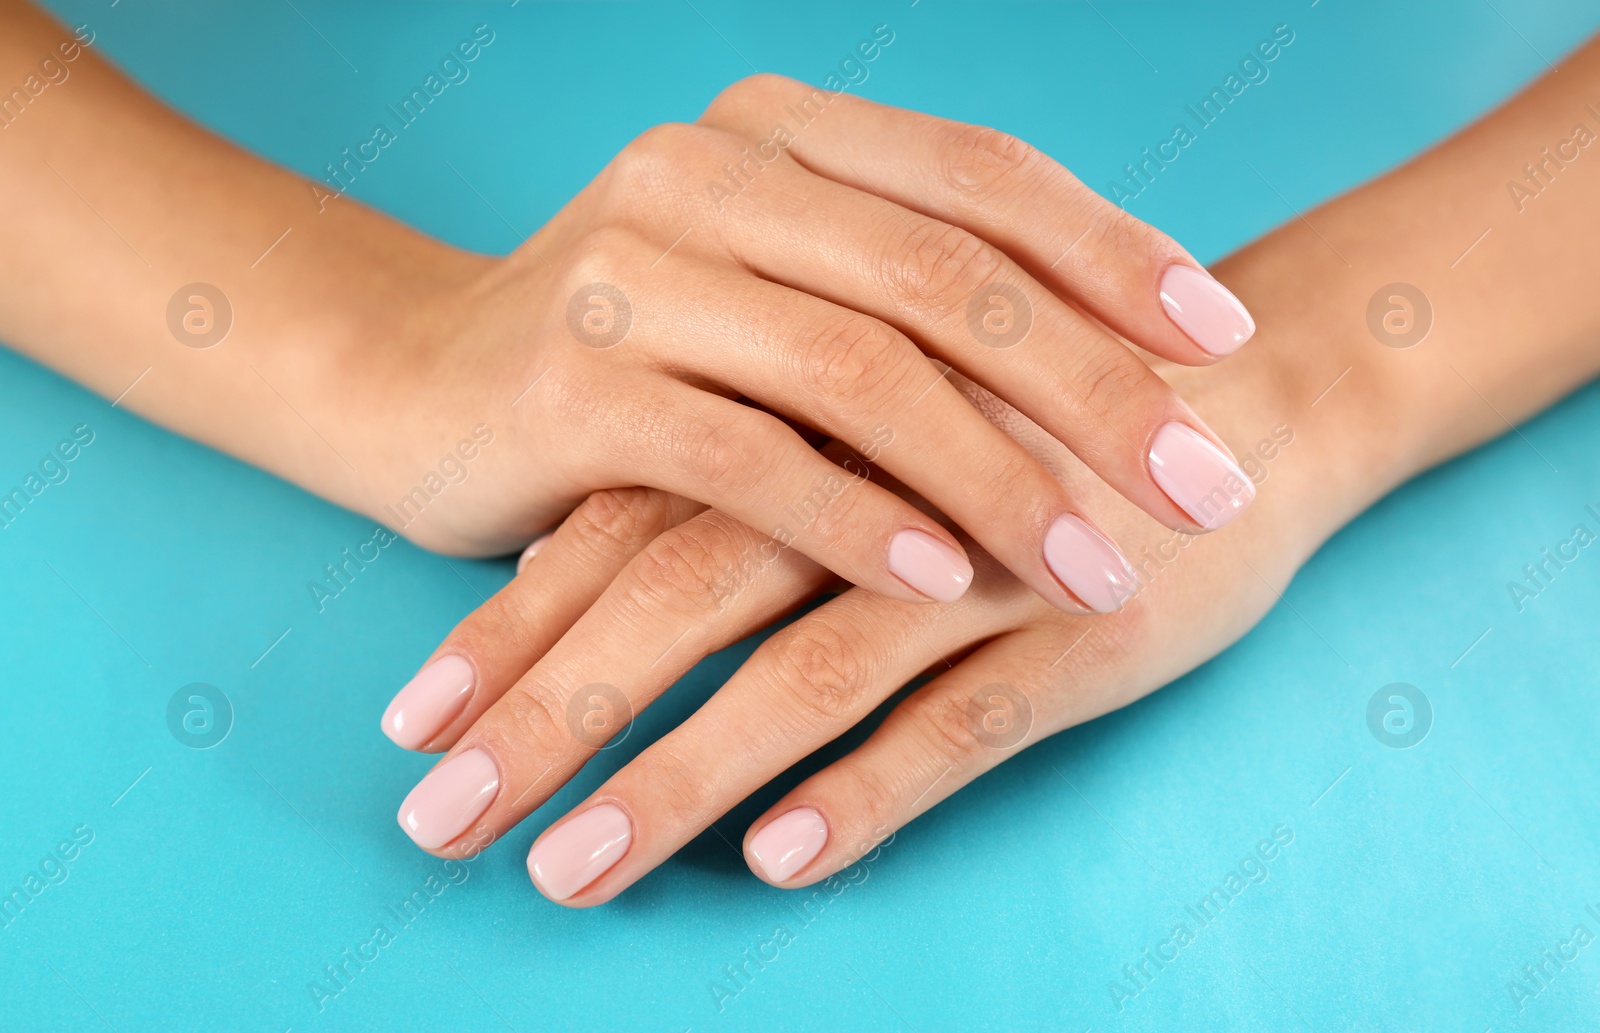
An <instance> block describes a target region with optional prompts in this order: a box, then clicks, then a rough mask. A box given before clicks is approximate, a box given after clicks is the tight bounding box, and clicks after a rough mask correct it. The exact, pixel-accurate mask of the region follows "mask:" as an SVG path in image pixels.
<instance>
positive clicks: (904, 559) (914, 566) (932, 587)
mask: <svg viewBox="0 0 1600 1033" xmlns="http://www.w3.org/2000/svg"><path fill="white" fill-rule="evenodd" d="M889 571H890V573H892V574H894V576H895V577H897V578H899V579H900V580H901V581H904V582H905V583H906V584H908V585H910V586H911V587H912V588H914V589H916V590H917V591H919V592H921V593H922V594H923V595H925V596H927V597H928V598H930V599H937V600H938V601H939V602H941V603H951V602H955V601H956V600H957V599H960V598H961V594H962V593H963V592H965V591H966V590H967V586H968V585H970V584H972V564H971V563H968V562H967V558H966V557H965V556H963V555H961V553H959V552H957V551H956V550H954V549H952V548H950V546H948V545H946V544H945V543H944V542H941V541H940V540H939V539H937V538H935V537H934V536H933V535H931V534H927V533H926V532H923V531H916V530H912V529H911V528H907V529H906V530H904V531H897V532H895V536H894V537H893V538H890V539H889Z"/></svg>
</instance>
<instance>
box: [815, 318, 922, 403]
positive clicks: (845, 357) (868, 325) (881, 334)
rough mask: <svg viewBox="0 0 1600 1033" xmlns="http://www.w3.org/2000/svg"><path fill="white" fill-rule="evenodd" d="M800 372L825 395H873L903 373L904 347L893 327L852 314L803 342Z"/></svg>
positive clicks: (828, 396) (826, 396) (831, 396)
mask: <svg viewBox="0 0 1600 1033" xmlns="http://www.w3.org/2000/svg"><path fill="white" fill-rule="evenodd" d="M802 363H803V367H802V373H801V376H802V377H803V378H804V381H805V383H806V384H808V385H809V386H810V387H811V388H813V389H814V390H816V391H817V392H818V393H819V394H821V395H822V396H823V397H825V398H829V399H832V398H838V397H841V396H855V397H863V396H866V397H873V396H876V395H878V394H879V393H880V392H881V391H883V390H884V389H885V388H888V387H891V386H892V385H893V384H894V383H895V382H897V381H898V378H899V377H901V376H903V375H904V371H905V368H906V365H907V364H906V362H905V351H904V350H903V349H902V348H901V346H900V340H899V339H898V337H897V336H896V335H895V333H894V331H892V330H890V329H889V328H888V327H886V326H884V325H883V324H882V323H880V322H878V321H877V320H875V319H871V318H869V317H867V316H860V315H852V316H849V317H847V318H845V319H843V320H841V321H839V322H836V323H834V324H833V325H831V326H829V327H827V328H825V329H824V330H823V331H822V332H821V333H819V334H817V335H816V336H815V337H814V338H813V339H812V340H811V342H810V343H809V344H808V345H807V346H806V348H805V352H804V356H803V359H802Z"/></svg>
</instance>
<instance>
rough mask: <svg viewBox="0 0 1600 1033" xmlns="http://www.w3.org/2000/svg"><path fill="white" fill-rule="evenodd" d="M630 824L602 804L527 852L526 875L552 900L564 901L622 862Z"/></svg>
mask: <svg viewBox="0 0 1600 1033" xmlns="http://www.w3.org/2000/svg"><path fill="white" fill-rule="evenodd" d="M632 842H633V823H632V822H630V821H629V820H628V815H627V812H626V811H624V810H623V809H622V808H621V807H618V806H617V805H616V804H614V803H601V804H596V805H595V806H593V807H591V808H589V809H588V810H586V811H584V812H583V813H582V814H580V815H578V816H577V817H576V818H573V819H572V820H571V821H567V822H563V823H562V824H561V825H560V826H558V827H557V828H556V829H555V831H553V832H551V833H550V834H549V835H548V836H546V837H544V838H543V839H541V840H539V842H537V843H535V844H534V845H533V849H532V850H530V851H528V875H529V876H530V877H531V878H532V879H533V884H534V885H535V886H537V887H539V892H540V893H543V894H544V895H545V896H547V897H549V898H550V899H551V900H566V899H567V898H568V897H570V896H572V895H573V894H575V893H577V892H578V891H579V890H581V889H583V888H584V887H585V886H587V885H589V884H590V883H591V882H593V881H594V880H596V879H598V878H600V876H602V875H604V874H605V873H606V872H607V871H609V870H610V868H611V866H612V865H614V864H616V863H617V862H618V861H620V860H622V855H623V854H625V853H627V852H628V847H629V845H630V844H632Z"/></svg>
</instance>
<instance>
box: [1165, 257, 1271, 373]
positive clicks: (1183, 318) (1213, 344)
mask: <svg viewBox="0 0 1600 1033" xmlns="http://www.w3.org/2000/svg"><path fill="white" fill-rule="evenodd" d="M1161 307H1162V308H1164V309H1166V310H1167V315H1168V316H1169V317H1170V318H1171V319H1172V321H1173V322H1174V323H1177V324H1178V329H1179V330H1182V331H1183V332H1184V333H1186V334H1188V335H1189V339H1190V340H1191V341H1193V342H1194V343H1195V344H1198V345H1199V346H1200V347H1201V349H1202V350H1203V351H1205V352H1206V353H1207V354H1210V355H1231V354H1233V353H1234V352H1235V351H1237V350H1238V349H1239V346H1240V345H1241V344H1243V343H1244V342H1246V341H1248V340H1249V339H1250V335H1251V334H1253V333H1255V332H1256V321H1255V320H1254V319H1251V318H1250V313H1249V311H1248V310H1247V309H1246V308H1245V307H1244V306H1243V305H1242V304H1240V302H1239V299H1238V298H1236V297H1234V296H1233V292H1232V291H1230V290H1228V288H1226V287H1224V286H1223V285H1222V284H1220V283H1218V282H1217V281H1216V280H1215V279H1213V278H1212V277H1211V274H1209V273H1207V272H1205V271H1203V270H1200V269H1195V268H1192V267H1190V266H1187V265H1172V266H1168V267H1167V271H1166V272H1165V273H1162V274H1161Z"/></svg>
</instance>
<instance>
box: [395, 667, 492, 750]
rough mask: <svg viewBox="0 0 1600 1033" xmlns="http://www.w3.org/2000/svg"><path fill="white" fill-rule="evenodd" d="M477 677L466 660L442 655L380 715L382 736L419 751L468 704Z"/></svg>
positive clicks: (423, 670)
mask: <svg viewBox="0 0 1600 1033" xmlns="http://www.w3.org/2000/svg"><path fill="white" fill-rule="evenodd" d="M476 681H477V676H476V675H475V674H474V673H473V671H472V665H471V664H469V663H467V661H466V658H465V657H460V656H456V655H454V654H452V655H450V656H441V657H440V658H439V659H437V660H435V661H434V662H433V663H431V664H429V665H428V666H426V667H424V668H423V669H422V670H420V671H418V672H417V675H416V677H414V678H412V679H411V680H410V681H408V682H406V687H405V688H403V689H401V690H400V691H399V692H398V693H396V694H395V697H394V699H393V700H391V701H390V702H389V709H388V710H385V711H384V712H383V734H384V735H387V736H388V737H389V738H391V739H393V740H394V742H395V745H397V746H400V747H402V748H404V749H407V750H420V749H422V747H424V746H426V745H427V744H428V742H429V740H431V739H432V738H433V737H434V736H436V735H438V734H439V733H440V732H442V731H444V726H445V725H447V724H449V723H450V722H451V721H454V720H455V719H456V717H457V715H459V714H460V713H461V711H462V710H463V709H464V708H465V707H466V705H467V699H468V698H469V697H470V696H471V695H472V688H473V685H474V683H475V682H476Z"/></svg>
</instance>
